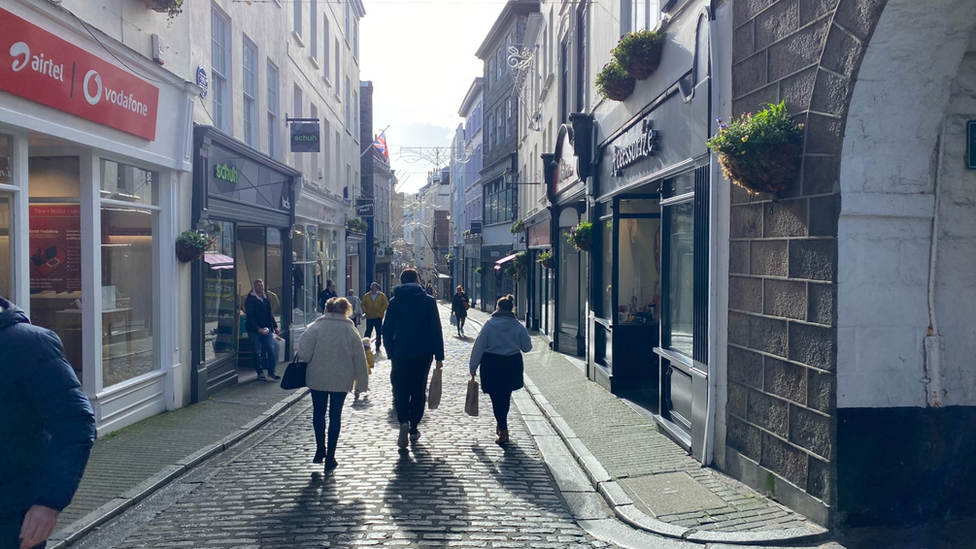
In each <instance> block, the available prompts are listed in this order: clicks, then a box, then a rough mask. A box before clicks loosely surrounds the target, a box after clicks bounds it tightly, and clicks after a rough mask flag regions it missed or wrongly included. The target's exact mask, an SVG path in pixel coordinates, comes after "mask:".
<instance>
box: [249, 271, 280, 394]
mask: <svg viewBox="0 0 976 549" xmlns="http://www.w3.org/2000/svg"><path fill="white" fill-rule="evenodd" d="M253 284H254V289H253V290H251V293H249V294H247V299H245V300H244V314H245V316H246V317H247V322H246V324H245V327H246V328H247V338H248V339H249V340H251V345H252V346H253V348H254V369H255V370H257V372H258V381H265V380H267V379H268V377H270V378H271V379H281V376H279V375H277V374H275V366H276V365H277V364H278V342H277V341H275V336H276V335H278V321H276V320H275V317H274V314H273V313H272V312H271V300H270V299H269V298H268V295H267V293H265V291H264V281H263V280H261V279H260V278H258V279H255V280H254V283H253ZM262 363H263V364H264V369H266V370H267V371H268V377H265V376H264V373H263V372H262V371H261V370H262V368H261V365H262Z"/></svg>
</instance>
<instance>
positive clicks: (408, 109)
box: [360, 0, 505, 192]
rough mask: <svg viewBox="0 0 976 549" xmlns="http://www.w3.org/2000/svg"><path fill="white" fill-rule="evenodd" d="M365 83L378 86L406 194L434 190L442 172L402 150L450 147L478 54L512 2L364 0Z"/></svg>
mask: <svg viewBox="0 0 976 549" xmlns="http://www.w3.org/2000/svg"><path fill="white" fill-rule="evenodd" d="M363 5H364V6H365V7H366V17H365V18H364V19H363V21H362V24H361V27H360V49H361V54H360V55H361V57H360V62H361V65H360V79H361V80H372V82H373V87H374V92H373V131H374V132H375V133H379V132H380V130H382V129H383V128H385V127H387V126H389V129H388V130H387V131H386V142H387V145H388V146H389V148H390V160H391V163H392V164H393V169H394V170H396V172H397V174H398V176H399V178H400V181H401V182H403V181H404V179H406V178H409V179H406V183H405V184H404V185H403V187H402V190H404V191H408V192H412V191H415V190H417V189H419V188H420V187H421V186H423V184H424V183H426V174H427V171H428V170H431V169H433V168H434V166H433V165H432V164H431V163H429V162H426V161H419V162H414V163H410V162H407V161H406V160H405V159H402V158H401V159H398V158H397V157H398V155H399V153H400V147H432V146H441V147H447V146H450V144H451V139H452V138H453V136H454V130H455V129H456V128H457V125H458V123H460V122H461V119H460V118H459V117H458V115H457V113H458V110H459V109H460V108H461V101H463V100H464V94H465V93H466V92H467V91H468V88H469V87H470V86H471V83H472V82H473V81H474V79H475V77H478V76H481V74H482V63H481V60H480V59H478V58H477V57H475V51H476V50H477V49H478V46H480V45H481V42H482V41H483V40H484V38H485V36H486V35H487V34H488V31H489V30H490V29H491V25H492V24H493V23H494V22H495V18H496V17H498V14H499V13H500V12H501V10H502V7H504V6H505V1H504V0H363Z"/></svg>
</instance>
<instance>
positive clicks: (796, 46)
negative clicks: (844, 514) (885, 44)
mask: <svg viewBox="0 0 976 549" xmlns="http://www.w3.org/2000/svg"><path fill="white" fill-rule="evenodd" d="M885 1H886V0H735V2H734V4H733V26H734V34H733V56H732V94H733V105H732V108H733V113H734V114H736V115H738V114H740V113H743V112H756V111H757V110H758V109H760V108H761V106H762V105H763V104H765V103H771V102H779V101H782V100H785V101H786V104H787V107H788V108H789V111H790V113H791V114H793V115H794V116H795V118H796V119H797V120H798V121H799V122H802V123H803V124H804V125H805V130H804V131H805V141H804V152H803V162H802V170H801V177H800V178H798V180H797V181H795V182H794V183H793V184H792V185H791V186H790V188H788V189H787V190H786V191H784V192H783V193H782V194H781V195H780V196H778V197H774V196H772V195H758V196H750V195H749V194H748V193H746V192H745V191H744V190H742V189H740V188H738V187H735V186H733V187H732V211H731V242H730V265H729V267H730V269H729V271H730V277H729V309H730V310H729V355H728V377H729V391H728V418H727V419H728V438H727V444H728V448H729V450H730V453H732V452H735V453H737V454H739V455H741V456H744V457H746V458H748V460H751V462H754V463H756V464H758V465H759V469H758V470H759V471H765V472H767V473H770V472H771V473H772V474H773V475H774V476H773V477H768V475H767V479H766V481H765V483H764V486H765V487H767V488H771V484H770V478H771V479H773V483H772V484H773V485H776V484H777V483H779V486H780V490H776V491H777V492H778V493H777V495H780V494H781V493H782V492H783V488H786V486H784V485H782V484H781V482H780V481H781V480H786V481H788V482H789V483H790V484H792V485H793V486H795V487H796V488H797V489H799V492H800V493H801V495H802V494H803V493H805V494H808V495H809V496H813V497H815V498H817V499H819V500H821V501H823V502H825V503H826V504H827V505H833V503H834V501H835V499H836V486H835V482H836V481H835V480H834V479H835V478H836V458H835V456H836V440H837V438H836V385H837V384H836V375H835V371H836V368H835V366H836V358H837V353H836V318H837V304H836V281H837V219H838V213H839V209H840V194H839V192H840V189H839V184H838V180H839V173H840V152H841V144H842V141H843V135H844V125H845V120H846V115H847V108H848V105H849V103H850V98H851V93H852V91H853V88H854V81H855V79H856V75H857V70H858V67H859V66H860V62H861V59H862V58H863V56H864V52H865V49H866V47H867V43H868V41H869V40H870V37H871V33H872V32H873V30H874V27H875V25H876V23H877V21H878V18H879V17H880V14H881V11H882V10H883V8H884V5H885ZM742 476H751V477H752V478H753V479H756V478H760V475H756V474H751V475H742ZM793 491H794V492H796V490H795V489H794V490H793Z"/></svg>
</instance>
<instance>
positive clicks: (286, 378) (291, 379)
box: [281, 354, 308, 391]
mask: <svg viewBox="0 0 976 549" xmlns="http://www.w3.org/2000/svg"><path fill="white" fill-rule="evenodd" d="M306 370H308V363H307V362H300V361H299V360H298V355H297V354H296V355H295V358H294V359H293V360H292V361H291V364H289V365H288V367H287V368H285V374H284V375H283V376H281V388H282V389H285V390H288V391H290V390H292V389H301V388H302V387H304V386H305V371H306Z"/></svg>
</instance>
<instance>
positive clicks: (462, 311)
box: [451, 286, 471, 337]
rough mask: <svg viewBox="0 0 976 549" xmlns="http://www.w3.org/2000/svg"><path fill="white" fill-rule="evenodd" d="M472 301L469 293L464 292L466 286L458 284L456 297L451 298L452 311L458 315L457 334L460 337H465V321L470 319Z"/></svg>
mask: <svg viewBox="0 0 976 549" xmlns="http://www.w3.org/2000/svg"><path fill="white" fill-rule="evenodd" d="M470 306H471V303H470V302H469V301H468V296H467V294H465V293H464V288H462V287H460V286H458V287H457V288H455V293H454V297H452V298H451V312H452V313H454V316H456V317H457V335H458V337H464V322H465V321H466V320H467V319H468V307H470Z"/></svg>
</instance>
